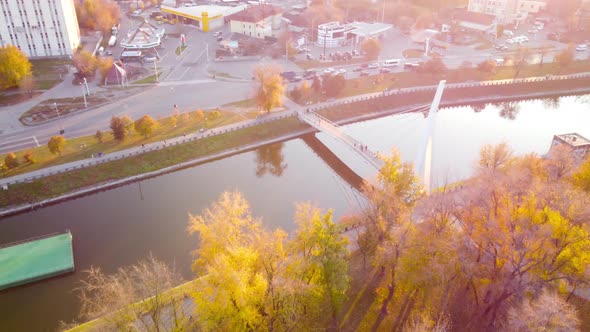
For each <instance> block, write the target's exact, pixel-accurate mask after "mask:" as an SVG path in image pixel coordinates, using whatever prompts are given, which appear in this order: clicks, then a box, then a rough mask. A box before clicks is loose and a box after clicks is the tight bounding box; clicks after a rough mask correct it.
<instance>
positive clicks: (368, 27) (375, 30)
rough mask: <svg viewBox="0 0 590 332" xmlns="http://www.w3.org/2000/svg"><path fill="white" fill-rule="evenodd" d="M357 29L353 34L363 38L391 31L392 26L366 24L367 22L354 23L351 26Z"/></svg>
mask: <svg viewBox="0 0 590 332" xmlns="http://www.w3.org/2000/svg"><path fill="white" fill-rule="evenodd" d="M349 25H350V26H353V27H354V28H355V29H354V31H353V32H352V33H354V34H355V35H359V36H363V37H371V36H374V35H378V34H380V33H384V32H385V31H388V30H391V28H392V25H391V24H385V23H366V22H352V23H350V24H349Z"/></svg>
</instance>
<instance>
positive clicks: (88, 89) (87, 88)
mask: <svg viewBox="0 0 590 332" xmlns="http://www.w3.org/2000/svg"><path fill="white" fill-rule="evenodd" d="M84 85H85V86H86V93H87V94H88V95H89V96H90V88H89V87H88V81H87V80H86V77H84Z"/></svg>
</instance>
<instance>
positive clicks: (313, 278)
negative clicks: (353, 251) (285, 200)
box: [292, 203, 350, 329]
mask: <svg viewBox="0 0 590 332" xmlns="http://www.w3.org/2000/svg"><path fill="white" fill-rule="evenodd" d="M295 223H296V224H297V226H298V230H297V233H296V235H295V239H294V240H293V243H292V245H293V246H294V249H295V252H296V255H295V256H294V259H295V261H296V263H295V264H294V267H295V268H296V269H295V270H294V272H293V273H294V274H295V277H296V278H297V279H299V280H301V281H306V282H307V283H308V285H309V286H310V287H313V288H314V290H313V292H311V293H308V296H309V297H308V300H307V301H306V304H307V305H308V306H311V305H314V304H315V307H310V308H309V309H310V312H309V315H313V313H315V314H316V315H319V316H317V317H315V320H320V319H319V318H320V317H326V316H327V317H330V322H329V326H330V328H331V329H338V326H339V322H338V314H339V313H340V311H341V310H342V305H343V302H344V300H345V299H346V291H347V289H348V286H349V279H350V278H349V276H348V275H347V274H346V273H342V272H343V271H347V270H348V248H347V243H348V241H347V239H346V237H345V236H343V235H342V232H341V229H340V227H338V226H337V225H336V223H334V222H333V221H332V211H328V212H327V213H325V214H322V212H321V211H320V210H319V209H317V208H313V207H312V206H311V205H310V204H309V203H307V204H299V205H297V208H296V212H295ZM324 315H325V316H324Z"/></svg>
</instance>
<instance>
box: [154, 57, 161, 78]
mask: <svg viewBox="0 0 590 332" xmlns="http://www.w3.org/2000/svg"><path fill="white" fill-rule="evenodd" d="M154 70H155V72H156V82H160V80H159V79H158V59H156V61H154Z"/></svg>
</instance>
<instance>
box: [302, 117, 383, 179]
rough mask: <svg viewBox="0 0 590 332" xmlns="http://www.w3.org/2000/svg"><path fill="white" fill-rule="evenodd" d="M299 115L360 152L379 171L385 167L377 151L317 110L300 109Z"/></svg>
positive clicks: (311, 124)
mask: <svg viewBox="0 0 590 332" xmlns="http://www.w3.org/2000/svg"><path fill="white" fill-rule="evenodd" d="M297 116H298V117H299V119H300V120H302V121H305V122H306V123H307V124H309V125H310V126H312V127H314V128H316V129H317V130H319V131H323V132H325V133H327V134H328V135H330V136H332V137H334V138H335V139H337V140H338V141H340V142H342V143H344V144H345V145H346V146H348V147H349V148H351V149H352V150H353V151H355V152H356V153H358V154H359V155H360V156H361V157H362V158H363V159H364V160H365V161H366V162H367V163H368V164H369V165H371V166H373V167H374V168H375V169H377V171H379V170H380V169H381V167H383V165H384V163H383V160H381V159H379V158H378V157H377V154H376V153H375V152H373V151H371V150H370V149H369V147H368V146H366V145H364V144H363V143H362V142H360V141H358V140H356V139H354V138H353V137H351V136H349V135H348V134H346V133H345V132H344V131H343V130H342V128H340V127H339V126H338V125H336V124H335V123H333V122H332V121H330V120H328V119H326V118H324V117H322V116H321V115H319V114H318V113H316V112H312V111H309V110H308V111H305V110H302V109H300V110H299V111H298V112H297Z"/></svg>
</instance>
